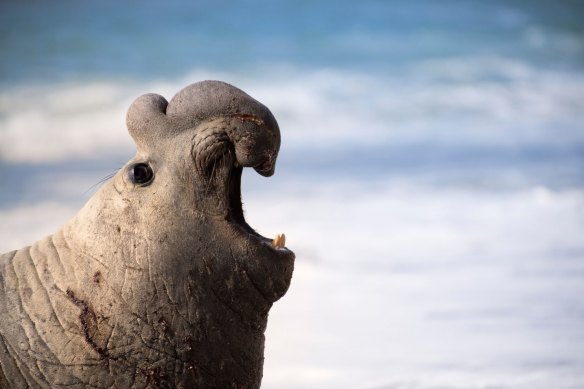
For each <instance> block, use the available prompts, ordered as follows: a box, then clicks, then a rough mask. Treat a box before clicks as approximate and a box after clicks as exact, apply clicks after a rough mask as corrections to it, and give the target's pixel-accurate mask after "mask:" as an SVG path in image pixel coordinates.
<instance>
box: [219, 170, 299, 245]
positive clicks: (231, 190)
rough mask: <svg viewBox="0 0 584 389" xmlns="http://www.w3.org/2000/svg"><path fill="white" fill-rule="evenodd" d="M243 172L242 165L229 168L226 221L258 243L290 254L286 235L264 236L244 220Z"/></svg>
mask: <svg viewBox="0 0 584 389" xmlns="http://www.w3.org/2000/svg"><path fill="white" fill-rule="evenodd" d="M242 173H243V167H241V166H237V165H236V166H233V167H232V168H231V169H230V172H229V175H228V178H227V180H228V182H227V188H226V189H227V196H228V212H227V218H226V219H227V221H228V222H229V223H230V224H232V225H234V226H236V228H237V229H238V230H240V231H241V232H243V233H245V234H247V235H248V236H249V237H250V238H251V239H254V240H256V241H258V242H259V243H260V244H262V245H265V246H269V247H270V248H272V249H273V250H275V251H278V252H279V253H281V254H292V252H291V251H290V250H288V249H287V248H286V247H285V246H286V235H284V234H276V236H275V237H274V238H273V239H270V238H266V237H264V236H262V235H260V234H259V233H257V232H256V231H255V230H254V229H253V228H252V227H250V225H249V224H248V223H247V222H246V220H245V217H244V212H243V205H242V201H241V176H242Z"/></svg>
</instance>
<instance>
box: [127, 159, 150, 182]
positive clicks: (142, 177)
mask: <svg viewBox="0 0 584 389" xmlns="http://www.w3.org/2000/svg"><path fill="white" fill-rule="evenodd" d="M128 177H129V178H130V181H132V182H133V183H134V184H138V185H146V184H149V183H150V181H152V179H153V178H154V172H153V171H152V168H151V167H150V165H148V164H147V163H137V164H135V165H131V166H130V167H129V168H128Z"/></svg>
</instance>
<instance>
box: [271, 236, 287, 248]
mask: <svg viewBox="0 0 584 389" xmlns="http://www.w3.org/2000/svg"><path fill="white" fill-rule="evenodd" d="M285 245H286V235H284V234H276V237H275V238H274V240H272V246H274V247H275V248H277V249H281V248H282V247H284V246H285Z"/></svg>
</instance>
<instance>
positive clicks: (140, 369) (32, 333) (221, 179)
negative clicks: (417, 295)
mask: <svg viewBox="0 0 584 389" xmlns="http://www.w3.org/2000/svg"><path fill="white" fill-rule="evenodd" d="M127 126H128V130H129V132H130V135H131V136H132V138H133V139H134V141H135V143H136V145H137V149H138V151H137V154H136V156H135V157H134V158H132V159H131V160H130V161H128V163H127V164H126V165H125V166H124V167H123V168H121V169H120V171H119V172H118V173H117V174H116V175H115V176H114V177H113V178H112V179H111V180H110V181H108V182H107V183H106V184H105V185H103V186H102V187H101V188H100V190H99V191H98V192H97V193H96V194H95V195H94V196H93V197H92V198H91V199H90V200H89V201H88V202H87V204H86V205H85V206H84V207H83V208H82V209H81V210H80V211H79V213H78V214H77V215H76V216H75V217H74V218H73V219H71V220H70V221H68V222H67V223H66V224H65V225H64V226H63V227H62V228H61V229H60V230H59V231H57V232H56V233H54V234H53V235H51V236H48V237H46V238H44V239H42V240H40V241H38V242H36V243H34V244H33V245H32V246H29V247H25V248H22V249H20V250H16V251H12V252H9V253H6V254H3V255H1V256H0V314H1V320H0V387H2V388H20V387H33V388H36V387H40V388H61V387H68V388H86V387H95V388H146V387H152V388H154V387H156V388H158V387H172V388H174V387H178V388H180V387H184V388H193V387H196V388H257V387H259V386H260V383H261V378H262V368H263V358H264V356H263V354H264V332H265V329H266V325H267V318H268V312H269V310H270V308H271V306H272V304H273V303H274V302H275V301H276V300H278V299H279V298H280V297H282V296H283V295H284V294H285V292H286V291H287V289H288V287H289V285H290V281H291V278H292V272H293V267H294V254H293V253H292V252H291V251H289V250H288V249H287V248H285V247H278V246H279V245H276V247H275V246H274V245H272V243H271V240H270V239H267V238H264V237H262V236H260V235H259V234H257V233H256V232H255V231H254V230H253V229H252V228H251V227H249V226H248V225H247V223H246V222H245V219H244V217H243V211H242V208H241V194H240V180H241V172H242V169H243V168H244V167H252V168H254V169H255V170H256V171H257V172H258V173H259V174H262V175H264V176H270V175H272V174H273V173H274V168H275V162H276V158H277V154H278V151H279V147H280V131H279V128H278V124H277V123H276V120H275V119H274V117H273V115H272V114H271V112H270V111H269V110H268V109H267V108H266V107H265V106H264V105H262V104H261V103H259V102H258V101H256V100H254V99H253V98H252V97H250V96H249V95H247V94H245V93H244V92H242V91H241V90H239V89H237V88H235V87H233V86H231V85H228V84H225V83H223V82H219V81H203V82H200V83H196V84H192V85H190V86H188V87H186V88H184V89H183V90H181V91H180V92H178V93H177V94H176V95H175V96H174V97H173V98H172V99H171V100H170V102H167V101H166V100H165V99H164V98H163V97H162V96H159V95H156V94H147V95H143V96H141V97H139V98H138V99H136V100H135V101H134V103H132V105H131V107H130V109H129V111H128V115H127Z"/></svg>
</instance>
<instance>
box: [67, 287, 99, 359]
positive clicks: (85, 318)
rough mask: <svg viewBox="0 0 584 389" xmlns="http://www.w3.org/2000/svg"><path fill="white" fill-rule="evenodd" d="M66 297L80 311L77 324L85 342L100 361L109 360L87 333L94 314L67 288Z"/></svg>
mask: <svg viewBox="0 0 584 389" xmlns="http://www.w3.org/2000/svg"><path fill="white" fill-rule="evenodd" d="M67 297H69V300H71V302H72V303H73V304H75V305H76V306H78V307H79V308H80V309H81V313H80V314H79V322H80V323H81V331H83V336H84V337H85V341H86V342H87V343H88V344H89V345H90V346H91V348H92V349H94V350H95V351H96V352H97V353H98V354H99V356H100V358H102V359H106V358H109V356H108V353H107V349H105V348H103V347H99V346H98V345H97V343H96V342H95V340H94V339H93V338H92V336H91V334H90V333H89V325H90V321H91V320H92V321H93V322H95V321H96V318H95V313H93V311H92V310H91V308H89V306H88V305H87V303H86V302H85V301H83V300H81V299H79V298H77V297H76V296H75V293H73V291H72V290H71V289H69V288H67Z"/></svg>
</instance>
